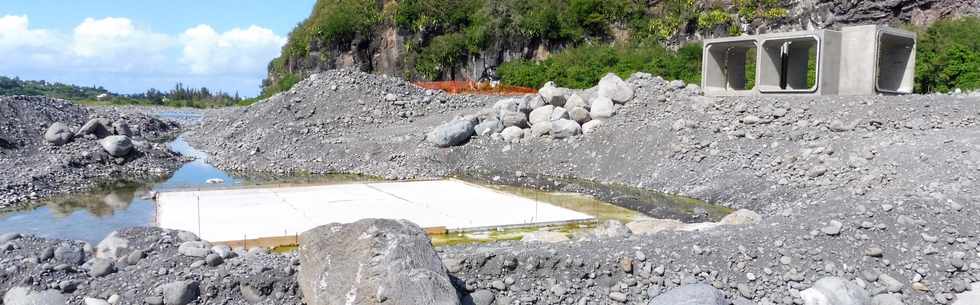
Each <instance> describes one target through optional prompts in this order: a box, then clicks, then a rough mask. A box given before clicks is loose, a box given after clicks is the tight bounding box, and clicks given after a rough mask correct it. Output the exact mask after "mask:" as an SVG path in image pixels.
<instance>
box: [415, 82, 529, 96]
mask: <svg viewBox="0 0 980 305" xmlns="http://www.w3.org/2000/svg"><path fill="white" fill-rule="evenodd" d="M415 85H416V86H419V87H422V88H425V89H434V90H442V91H446V92H448V93H449V94H487V95H524V94H528V93H538V90H537V89H534V88H528V87H518V86H508V85H503V84H497V85H493V84H491V83H489V82H474V81H438V82H415Z"/></svg>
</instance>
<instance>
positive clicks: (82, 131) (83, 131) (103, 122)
mask: <svg viewBox="0 0 980 305" xmlns="http://www.w3.org/2000/svg"><path fill="white" fill-rule="evenodd" d="M110 126H111V122H109V120H108V119H104V118H98V119H91V120H88V122H85V125H82V127H81V128H79V129H78V132H75V134H77V135H78V136H86V135H89V134H91V135H94V136H95V137H96V138H99V139H102V138H105V137H108V136H110V135H112V133H111V132H109V127H110Z"/></svg>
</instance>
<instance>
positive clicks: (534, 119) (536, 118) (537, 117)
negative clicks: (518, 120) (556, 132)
mask: <svg viewBox="0 0 980 305" xmlns="http://www.w3.org/2000/svg"><path fill="white" fill-rule="evenodd" d="M553 112H555V106H552V105H545V106H541V107H539V108H537V109H534V110H531V114H530V115H528V121H530V122H531V126H534V124H538V123H541V122H549V121H551V114H552V113H553Z"/></svg>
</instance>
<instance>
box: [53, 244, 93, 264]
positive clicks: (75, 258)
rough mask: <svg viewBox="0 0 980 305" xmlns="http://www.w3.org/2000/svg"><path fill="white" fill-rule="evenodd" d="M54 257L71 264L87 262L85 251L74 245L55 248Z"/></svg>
mask: <svg viewBox="0 0 980 305" xmlns="http://www.w3.org/2000/svg"><path fill="white" fill-rule="evenodd" d="M54 259H55V260H56V261H58V262H60V263H65V264H69V265H81V264H82V263H84V262H85V251H83V250H82V248H81V247H77V246H74V245H61V246H58V247H57V248H54Z"/></svg>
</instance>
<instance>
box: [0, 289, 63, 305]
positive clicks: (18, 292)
mask: <svg viewBox="0 0 980 305" xmlns="http://www.w3.org/2000/svg"><path fill="white" fill-rule="evenodd" d="M2 304H4V305H65V304H68V302H66V300H65V297H64V296H63V295H61V293H60V292H58V291H57V290H44V291H34V290H32V289H31V288H27V287H14V288H11V289H10V290H8V291H7V293H5V294H4V295H3V303H2Z"/></svg>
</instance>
